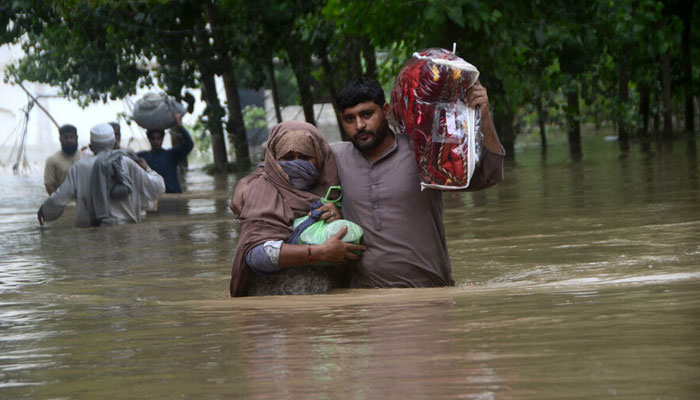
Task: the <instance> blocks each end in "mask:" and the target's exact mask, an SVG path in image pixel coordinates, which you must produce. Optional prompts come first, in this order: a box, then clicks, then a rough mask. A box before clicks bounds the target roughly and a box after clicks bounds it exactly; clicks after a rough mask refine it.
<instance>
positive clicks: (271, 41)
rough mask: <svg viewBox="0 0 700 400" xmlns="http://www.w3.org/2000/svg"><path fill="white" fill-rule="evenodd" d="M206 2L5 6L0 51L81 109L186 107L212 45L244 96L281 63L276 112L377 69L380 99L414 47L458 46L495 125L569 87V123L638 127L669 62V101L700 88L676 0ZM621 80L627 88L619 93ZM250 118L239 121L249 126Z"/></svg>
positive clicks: (693, 18)
mask: <svg viewBox="0 0 700 400" xmlns="http://www.w3.org/2000/svg"><path fill="white" fill-rule="evenodd" d="M211 1H212V3H211V4H214V5H215V7H216V9H217V10H218V15H216V16H215V17H217V18H218V21H217V24H216V26H214V25H213V24H212V23H211V21H210V20H209V18H208V16H207V15H206V13H205V12H203V5H206V4H209V3H208V0H207V1H194V0H146V1H141V2H134V1H132V0H68V1H65V0H64V1H40V0H13V1H4V2H0V27H2V26H4V28H2V29H1V30H0V43H20V44H21V45H22V48H23V50H24V52H25V54H26V56H25V57H24V58H23V59H22V60H21V61H20V62H19V63H17V64H16V65H13V66H11V68H12V70H13V71H14V72H16V73H17V75H18V76H19V77H20V79H28V80H36V81H40V82H45V83H49V84H53V85H56V86H58V87H60V88H61V90H62V92H63V93H64V94H65V95H67V96H70V97H73V98H77V99H80V100H81V101H82V102H83V103H84V104H87V103H88V102H93V101H104V100H107V99H110V98H119V97H122V96H124V95H127V94H133V93H134V92H135V91H136V89H137V88H138V87H143V86H149V85H152V84H155V83H156V82H157V83H158V84H159V85H160V86H162V87H164V88H166V90H167V92H168V93H170V94H172V95H175V96H176V97H178V98H180V97H182V96H184V95H185V94H186V91H187V89H188V88H198V87H200V86H201V79H202V76H203V72H205V71H208V72H209V73H214V74H216V75H219V76H221V75H222V74H223V73H224V72H226V71H223V70H222V69H223V68H224V67H223V66H222V65H225V64H224V63H222V58H221V57H222V54H221V53H220V52H218V53H217V52H216V51H214V50H215V46H219V47H216V48H217V49H221V48H224V49H225V54H226V55H228V56H229V57H230V58H231V60H232V61H233V65H234V68H235V76H236V79H237V80H238V82H239V85H241V86H245V87H251V88H260V87H267V88H269V87H270V86H271V82H270V76H269V66H270V64H271V60H275V62H274V73H273V76H274V78H275V81H276V86H277V88H278V92H279V98H280V102H281V104H282V105H289V104H299V103H300V101H301V98H300V95H299V93H300V91H299V90H298V87H299V85H300V84H302V83H303V82H301V81H299V78H301V80H302V81H306V82H307V83H308V85H309V86H310V89H311V95H312V97H313V98H314V99H316V101H319V99H325V100H328V99H329V98H330V96H331V94H332V93H333V92H334V90H336V89H337V87H339V86H340V85H341V84H342V83H343V81H344V80H345V79H347V78H349V77H353V76H357V75H360V74H373V73H376V75H377V77H378V79H379V80H380V82H381V83H382V85H383V87H384V88H385V90H386V91H387V93H388V92H389V91H390V90H391V88H392V86H393V81H394V77H395V76H396V74H397V73H398V71H399V70H400V68H401V67H402V66H403V65H404V63H405V61H406V60H407V59H408V58H409V57H410V56H411V54H412V53H413V52H414V51H417V50H420V49H423V48H427V47H443V48H447V49H451V48H452V44H453V43H456V45H457V54H458V55H459V56H461V57H463V58H464V59H465V60H467V61H468V62H470V63H472V64H474V65H475V66H477V68H479V70H480V71H481V77H480V79H481V82H482V84H483V85H484V86H486V87H487V88H488V90H489V98H490V102H491V105H492V108H493V109H494V114H495V115H497V116H503V115H510V116H517V115H519V114H521V115H522V116H523V118H530V119H531V118H532V117H527V116H528V115H531V113H532V110H533V109H534V105H535V104H542V105H544V107H546V108H548V110H547V115H548V116H549V118H550V120H552V121H563V118H561V117H562V114H563V112H564V109H565V108H564V107H563V104H565V100H564V99H565V94H566V93H568V92H570V91H574V90H575V91H577V93H579V96H580V99H581V102H582V113H583V114H582V115H580V116H578V117H577V118H579V119H581V120H585V119H595V120H598V119H599V118H603V119H606V120H614V121H623V122H625V123H628V124H630V126H635V125H639V118H640V117H639V112H638V109H639V106H638V103H639V102H640V101H641V94H640V93H641V88H650V89H649V90H651V91H652V92H651V93H652V94H653V93H655V92H658V91H659V90H660V87H661V84H660V75H661V74H660V66H661V61H660V60H661V57H662V56H663V55H664V54H669V55H670V56H671V57H672V60H673V65H674V69H673V70H672V74H673V76H672V79H673V87H674V88H679V87H680V88H682V89H680V90H679V89H674V90H675V91H674V95H675V96H676V102H678V101H679V96H680V95H681V94H687V95H693V94H694V95H697V94H698V92H700V90H699V89H698V85H697V80H698V77H700V69H699V68H698V67H697V65H700V52H699V51H698V49H697V47H696V45H695V43H698V35H700V33H698V29H697V28H696V27H697V26H700V23H698V22H700V21H698V18H699V17H698V13H699V12H700V11H698V7H694V6H693V4H691V3H687V2H682V1H659V0H620V1H609V0H584V1H578V0H556V1H543V0H533V1H506V0H493V1H489V2H484V1H481V0H414V1H405V0H385V1H381V2H377V1H372V0H310V1H309V0H291V1H280V0H258V1H255V2H253V1H248V0H219V1H214V0H211ZM688 4H690V6H689V8H688ZM209 17H211V16H209ZM684 21H690V26H691V27H693V30H692V34H691V43H693V47H692V49H691V52H690V57H691V64H692V69H691V76H692V80H691V83H690V84H687V85H686V84H682V85H681V84H679V83H681V82H682V81H681V78H682V77H681V74H682V72H681V71H680V68H679V67H678V66H680V65H681V63H680V59H681V57H682V56H683V55H682V54H681V50H680V43H681V39H680V38H681V32H682V28H683V22H684ZM215 34H217V35H215ZM214 36H219V37H223V38H225V41H224V42H223V43H222V41H221V40H220V41H219V42H215V41H214V40H213V37H214ZM367 55H371V56H376V66H375V65H373V64H374V63H375V61H373V57H366V56H367ZM677 61H678V62H677ZM375 67H376V71H375ZM621 77H627V79H628V80H629V81H628V84H627V86H626V87H628V89H629V90H628V95H626V96H625V95H623V94H622V93H624V91H621V90H620V85H621V83H620V82H621ZM622 86H623V87H625V86H624V83H622ZM654 98H655V97H654V96H652V99H654ZM219 101H221V102H222V103H224V102H226V101H228V99H220V100H219ZM229 104H230V103H229ZM651 108H652V110H656V109H659V107H658V104H652V107H651ZM209 111H210V115H209V116H208V118H209V119H206V120H205V121H204V122H206V123H207V126H209V130H211V129H214V128H219V127H220V126H222V121H220V119H222V118H226V114H225V113H224V112H223V111H221V112H219V111H217V110H215V109H213V108H212V109H209ZM229 111H230V110H229ZM258 112H259V111H257V110H253V111H251V110H248V111H246V112H245V113H244V114H245V115H246V117H245V119H246V120H248V118H250V115H249V114H250V113H252V114H251V115H254V114H255V113H258ZM506 120H507V118H506ZM511 120H513V119H511ZM251 122H252V121H247V123H251ZM515 122H516V125H517V118H515ZM202 137H203V138H205V137H208V136H207V135H202Z"/></svg>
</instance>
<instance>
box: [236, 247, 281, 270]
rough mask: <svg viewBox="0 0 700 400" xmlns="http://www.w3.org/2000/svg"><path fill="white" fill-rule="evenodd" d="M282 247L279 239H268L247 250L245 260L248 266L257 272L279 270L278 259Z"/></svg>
mask: <svg viewBox="0 0 700 400" xmlns="http://www.w3.org/2000/svg"><path fill="white" fill-rule="evenodd" d="M281 249H282V241H281V240H270V241H267V242H265V243H262V244H259V245H257V246H255V247H253V248H252V249H250V250H248V252H247V253H246V255H245V262H246V264H248V267H250V269H252V270H253V271H255V272H257V273H259V274H269V273H273V272H278V271H280V269H281V268H280V266H279V260H280V251H281Z"/></svg>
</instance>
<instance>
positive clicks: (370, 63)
mask: <svg viewBox="0 0 700 400" xmlns="http://www.w3.org/2000/svg"><path fill="white" fill-rule="evenodd" d="M362 45H363V46H362V57H363V58H364V60H365V76H367V77H369V78H372V79H377V55H376V54H375V50H374V46H372V42H371V41H370V39H369V38H365V39H364V40H363V41H362Z"/></svg>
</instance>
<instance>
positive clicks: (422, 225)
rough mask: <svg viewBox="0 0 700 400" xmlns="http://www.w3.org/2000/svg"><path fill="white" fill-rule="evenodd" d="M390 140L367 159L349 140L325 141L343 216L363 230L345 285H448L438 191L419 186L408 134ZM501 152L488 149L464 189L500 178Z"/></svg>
mask: <svg viewBox="0 0 700 400" xmlns="http://www.w3.org/2000/svg"><path fill="white" fill-rule="evenodd" d="M395 138H396V142H395V143H394V145H392V146H391V147H390V148H389V149H387V150H386V152H384V154H383V155H382V156H380V157H379V158H378V159H377V160H376V161H374V162H372V161H370V160H369V159H367V158H366V157H365V156H364V155H363V154H362V153H360V152H359V151H358V150H357V149H355V148H354V147H353V145H352V143H350V142H342V143H334V144H332V145H331V149H332V150H333V154H334V155H335V158H336V161H337V163H338V176H339V178H340V184H341V186H342V187H343V217H344V218H346V219H349V220H351V221H353V222H355V223H357V224H359V225H360V226H362V228H363V229H364V236H363V244H364V245H366V246H367V250H366V251H365V252H363V253H362V258H361V259H360V263H359V265H358V267H357V269H356V270H353V274H352V282H351V287H361V288H363V287H436V286H450V285H454V280H453V279H452V268H451V265H450V257H449V254H448V252H447V240H446V238H445V228H444V226H443V221H442V218H443V208H442V191H440V190H435V189H426V190H423V191H421V190H420V179H419V177H418V167H417V165H416V161H415V157H414V154H413V147H412V144H411V141H410V138H409V137H408V136H406V135H395ZM502 162H503V154H498V153H493V152H490V151H488V150H486V152H485V153H484V159H483V162H482V165H481V166H480V167H479V168H477V170H476V171H475V173H474V175H473V176H472V181H471V183H470V189H469V190H479V189H483V188H486V187H489V186H491V185H493V184H495V183H496V182H499V181H500V180H502V179H503V165H502Z"/></svg>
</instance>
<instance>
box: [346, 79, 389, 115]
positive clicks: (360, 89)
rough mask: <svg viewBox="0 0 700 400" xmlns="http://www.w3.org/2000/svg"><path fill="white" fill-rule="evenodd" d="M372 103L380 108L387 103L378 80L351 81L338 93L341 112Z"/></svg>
mask: <svg viewBox="0 0 700 400" xmlns="http://www.w3.org/2000/svg"><path fill="white" fill-rule="evenodd" d="M367 101H372V102H374V103H375V104H376V105H378V106H379V107H383V106H384V103H386V98H385V97H384V89H382V85H380V84H379V82H377V80H376V79H372V78H367V77H362V78H355V79H350V80H349V81H348V82H347V83H346V84H345V85H343V87H342V88H341V89H340V92H338V98H337V99H336V104H337V105H338V109H339V110H340V112H343V111H345V109H347V108H350V107H355V106H356V105H358V104H360V103H364V102H367Z"/></svg>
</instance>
